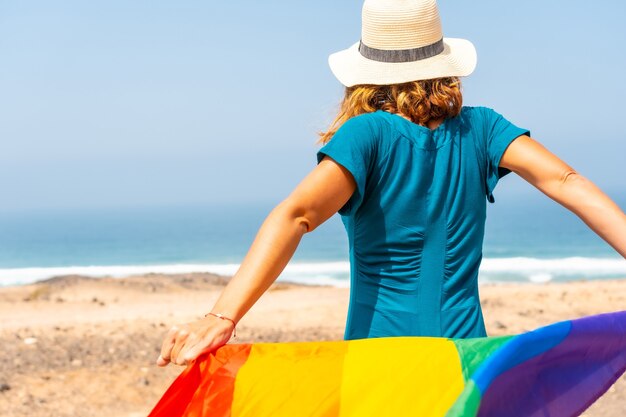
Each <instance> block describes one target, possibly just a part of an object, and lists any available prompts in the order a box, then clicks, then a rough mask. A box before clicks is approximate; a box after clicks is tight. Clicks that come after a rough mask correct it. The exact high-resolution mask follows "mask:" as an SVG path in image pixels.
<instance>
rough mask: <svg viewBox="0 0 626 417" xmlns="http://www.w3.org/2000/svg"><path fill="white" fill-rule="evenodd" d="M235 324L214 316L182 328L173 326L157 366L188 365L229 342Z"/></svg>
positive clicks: (164, 342)
mask: <svg viewBox="0 0 626 417" xmlns="http://www.w3.org/2000/svg"><path fill="white" fill-rule="evenodd" d="M234 327H235V326H234V324H233V323H232V322H230V321H228V320H222V319H220V318H217V317H214V316H207V317H205V318H203V319H201V320H197V321H194V322H191V323H187V324H183V325H180V326H173V327H172V328H171V329H170V331H169V332H168V333H167V336H165V339H164V340H163V344H162V346H161V354H160V355H159V357H158V359H157V361H156V364H157V365H159V366H167V365H168V364H169V363H170V362H171V363H173V364H175V365H182V366H185V365H188V364H189V363H190V362H192V361H193V360H195V359H196V358H197V357H198V356H200V355H202V354H203V353H206V352H211V351H213V350H215V349H217V348H219V347H220V346H222V345H225V344H226V343H227V342H228V341H229V340H230V337H231V335H232V333H233V330H234Z"/></svg>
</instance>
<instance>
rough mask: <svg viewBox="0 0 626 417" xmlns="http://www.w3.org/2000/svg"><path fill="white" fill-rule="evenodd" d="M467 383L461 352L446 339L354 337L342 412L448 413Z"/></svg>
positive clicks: (350, 416)
mask: <svg viewBox="0 0 626 417" xmlns="http://www.w3.org/2000/svg"><path fill="white" fill-rule="evenodd" d="M463 387H464V381H463V374H462V369H461V362H460V359H459V355H458V353H457V349H456V347H455V345H454V343H453V342H451V341H449V340H447V339H443V338H434V337H413V338H409V337H394V338H379V339H367V340H352V341H350V343H349V345H348V352H347V353H346V358H345V359H344V363H343V382H342V385H341V400H340V405H341V409H340V412H339V414H338V415H339V416H340V417H371V416H377V417H381V416H394V417H395V416H421V417H431V416H444V415H445V413H446V411H447V410H448V409H449V408H450V406H451V405H452V404H453V403H454V401H455V400H456V399H457V397H458V396H459V394H460V393H461V391H462V390H463ZM295 415H297V414H294V416H295ZM301 415H305V414H301Z"/></svg>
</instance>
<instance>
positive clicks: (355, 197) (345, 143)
mask: <svg viewBox="0 0 626 417" xmlns="http://www.w3.org/2000/svg"><path fill="white" fill-rule="evenodd" d="M366 116H367V115H360V116H356V117H353V118H351V119H348V120H347V121H346V122H344V124H343V125H341V127H340V128H339V129H338V130H337V132H336V133H335V134H334V135H333V137H332V139H331V140H330V141H329V142H328V143H326V144H325V145H324V146H323V147H322V148H320V149H319V151H318V152H317V163H318V164H319V163H320V162H321V161H322V159H323V158H324V156H329V157H330V158H332V159H333V160H334V161H335V162H337V163H338V164H339V165H341V166H343V167H344V168H345V169H347V170H348V171H350V173H351V174H352V177H353V178H354V181H355V182H356V189H355V191H354V193H353V194H352V196H351V197H350V199H349V200H348V202H347V203H346V204H345V205H344V206H343V207H342V208H341V209H340V210H339V214H341V215H346V216H347V215H350V214H352V213H354V211H355V210H356V209H357V208H358V207H359V205H360V204H361V203H362V201H363V197H364V195H365V189H366V183H367V177H368V174H369V172H370V166H371V164H372V157H373V143H374V136H375V134H374V131H373V128H372V125H371V124H370V123H371V122H370V121H369V120H367V117H366Z"/></svg>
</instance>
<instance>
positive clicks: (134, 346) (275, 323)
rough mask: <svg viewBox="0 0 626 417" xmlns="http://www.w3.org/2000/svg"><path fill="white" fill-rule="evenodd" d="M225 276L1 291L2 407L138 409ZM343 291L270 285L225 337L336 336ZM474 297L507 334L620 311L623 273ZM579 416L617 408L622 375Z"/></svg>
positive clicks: (170, 375) (605, 415)
mask: <svg viewBox="0 0 626 417" xmlns="http://www.w3.org/2000/svg"><path fill="white" fill-rule="evenodd" d="M226 282H227V278H225V277H220V276H217V275H212V274H185V275H157V274H151V275H145V276H136V277H128V278H123V279H113V278H102V279H90V278H85V277H78V276H66V277H58V278H54V279H51V280H48V281H44V282H40V283H37V284H33V285H28V286H21V287H6V288H0V338H1V340H2V349H0V361H1V363H2V367H0V410H2V415H3V416H6V417H9V416H32V417H39V416H42V417H43V416H46V417H48V416H128V417H130V416H144V415H146V414H147V413H148V412H149V411H150V410H151V408H152V407H153V406H154V404H155V403H156V401H157V400H158V398H160V396H161V395H162V394H163V392H164V391H165V389H166V388H167V387H168V386H169V384H170V383H171V382H172V381H173V379H174V378H175V377H176V376H177V375H178V374H179V373H180V371H181V370H182V368H180V367H175V366H169V367H167V368H158V367H157V366H156V365H155V364H154V361H155V359H156V357H157V355H158V351H159V348H160V343H161V340H162V338H163V336H164V335H165V333H166V332H167V330H168V329H169V327H170V326H172V325H173V324H177V323H183V322H186V321H189V320H192V319H195V318H198V317H201V316H202V315H203V314H204V313H205V312H207V311H209V309H210V308H211V307H212V305H213V303H214V302H215V300H216V299H217V297H218V295H219V292H220V291H221V288H222V287H223V285H224V284H225V283H226ZM348 291H349V290H348V289H345V288H334V287H325V286H304V285H295V284H287V283H278V284H275V285H274V286H273V287H272V288H271V289H270V290H269V291H268V292H267V293H266V294H265V295H264V296H263V297H262V298H261V300H260V301H259V302H258V303H257V304H256V305H255V306H254V307H253V309H252V310H251V311H250V312H249V313H248V315H246V317H244V319H243V320H242V321H241V323H240V325H239V326H238V329H237V339H236V340H234V341H233V342H241V343H245V342H255V341H256V342H258V341H263V342H278V341H281V342H286V341H310V340H339V339H341V338H342V335H343V326H344V323H345V317H346V312H347V302H348ZM480 295H481V299H482V304H483V311H484V316H485V321H486V325H487V332H488V334H489V335H491V336H495V335H504V334H516V333H520V332H524V331H528V330H532V329H535V328H537V327H540V326H543V325H547V324H550V323H553V322H556V321H561V320H568V319H573V318H578V317H583V316H587V315H592V314H599V313H604V312H611V311H618V310H623V309H625V308H626V279H621V280H606V281H580V282H572V283H545V284H486V285H482V286H481V287H480ZM231 343H232V342H231ZM583 415H584V416H597V417H600V416H602V417H621V416H624V415H626V377H624V376H622V378H621V379H620V380H619V381H617V382H616V383H615V384H614V385H613V386H612V387H611V388H610V389H609V391H608V392H607V393H606V394H605V395H604V396H603V397H602V398H600V399H599V400H598V401H597V402H596V403H595V404H594V405H592V407H591V408H590V409H589V410H587V411H586V412H585V413H584V414H583Z"/></svg>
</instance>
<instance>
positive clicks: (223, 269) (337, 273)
mask: <svg viewBox="0 0 626 417" xmlns="http://www.w3.org/2000/svg"><path fill="white" fill-rule="evenodd" d="M238 268H239V265H237V264H174V265H130V266H69V267H50V268H13V269H0V286H8V285H23V284H29V283H32V282H36V281H40V280H43V279H47V278H51V277H54V276H60V275H85V276H91V277H105V276H109V277H124V276H129V275H140V274H148V273H164V274H179V273H190V272H212V273H216V274H219V275H227V276H229V275H233V274H234V273H235V272H237V269H238ZM349 275H350V264H349V263H348V262H347V261H338V262H292V263H290V264H289V265H288V266H287V268H285V270H284V271H283V273H282V274H281V276H280V278H279V280H281V281H291V282H299V283H307V284H323V285H333V286H337V287H346V286H348V285H349ZM606 277H626V260H624V259H620V258H584V257H570V258H553V259H539V258H527V257H511V258H485V259H483V261H482V264H481V267H480V274H479V279H480V281H481V282H497V281H519V282H547V281H551V280H557V279H558V280H564V281H565V280H577V279H597V278H606Z"/></svg>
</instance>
